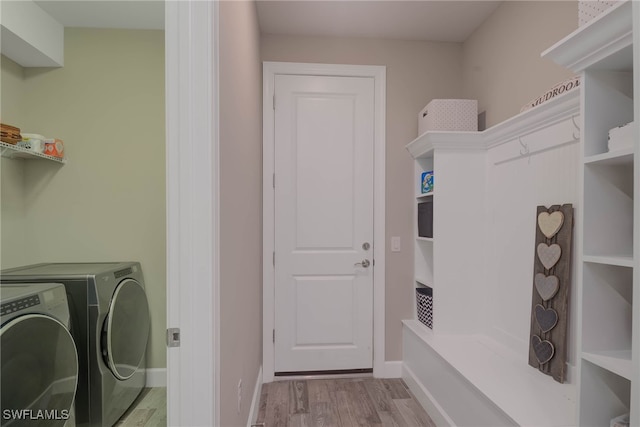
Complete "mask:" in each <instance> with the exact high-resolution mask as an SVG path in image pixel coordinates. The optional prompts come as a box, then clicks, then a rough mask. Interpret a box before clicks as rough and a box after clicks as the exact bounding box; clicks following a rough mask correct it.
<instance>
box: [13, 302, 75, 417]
mask: <svg viewBox="0 0 640 427" xmlns="http://www.w3.org/2000/svg"><path fill="white" fill-rule="evenodd" d="M0 348H1V349H2V351H1V352H0V363H1V365H2V372H1V376H0V378H1V381H0V382H1V383H2V394H1V395H0V396H1V398H0V400H1V401H2V403H1V407H2V425H3V426H4V425H7V426H9V425H10V426H40V425H42V426H45V425H46V426H64V424H65V422H66V421H67V418H68V417H70V416H72V412H71V411H72V405H73V400H74V397H75V393H76V386H77V385H78V354H77V352H76V345H75V342H74V341H73V338H72V337H71V334H70V333H69V331H68V330H67V328H66V327H65V326H64V325H63V324H62V323H60V322H59V321H57V320H56V319H54V318H52V317H49V316H45V315H41V314H28V315H24V316H20V317H16V318H14V319H12V320H10V321H9V322H7V323H6V324H4V325H3V326H2V328H1V329H0ZM7 411H10V412H7ZM20 414H21V415H20ZM19 418H22V419H19Z"/></svg>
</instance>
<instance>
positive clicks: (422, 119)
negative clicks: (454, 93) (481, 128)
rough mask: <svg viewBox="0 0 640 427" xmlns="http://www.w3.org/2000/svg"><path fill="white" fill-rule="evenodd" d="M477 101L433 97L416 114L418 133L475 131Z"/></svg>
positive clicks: (476, 126)
mask: <svg viewBox="0 0 640 427" xmlns="http://www.w3.org/2000/svg"><path fill="white" fill-rule="evenodd" d="M477 130H478V101H476V100H475V99H433V100H431V102H429V103H428V104H427V106H426V107H424V108H423V109H422V111H420V114H418V135H422V134H423V133H425V132H427V131H477Z"/></svg>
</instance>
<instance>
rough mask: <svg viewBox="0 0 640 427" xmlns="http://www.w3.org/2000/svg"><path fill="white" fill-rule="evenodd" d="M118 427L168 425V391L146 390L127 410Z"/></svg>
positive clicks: (159, 388) (162, 388)
mask: <svg viewBox="0 0 640 427" xmlns="http://www.w3.org/2000/svg"><path fill="white" fill-rule="evenodd" d="M115 425H116V426H117V427H133V426H136V427H152V426H154V427H155V426H166V425H167V389H166V388H164V387H154V388H145V389H143V390H142V391H141V392H140V395H139V396H138V398H137V399H136V400H135V401H134V402H133V404H132V405H131V407H130V408H129V409H127V412H125V413H124V414H123V415H122V417H121V418H120V421H118V422H117V423H116V424H115Z"/></svg>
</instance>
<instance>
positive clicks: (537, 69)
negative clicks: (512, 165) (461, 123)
mask: <svg viewBox="0 0 640 427" xmlns="http://www.w3.org/2000/svg"><path fill="white" fill-rule="evenodd" d="M577 27H578V2H577V1H505V2H504V3H502V5H500V6H499V7H498V8H497V9H496V11H495V12H494V13H493V14H492V15H491V16H490V17H489V18H488V19H487V20H486V21H485V22H484V23H483V24H482V26H480V27H479V28H478V29H477V30H476V31H475V32H474V33H473V34H472V35H471V37H469V38H468V39H467V40H466V41H465V42H464V44H463V46H462V52H463V62H462V66H463V86H464V96H465V97H466V98H470V99H477V100H478V111H486V113H487V127H489V126H492V125H495V124H497V123H500V122H502V121H504V120H506V119H508V118H510V117H512V116H515V115H516V114H518V113H519V112H520V108H521V107H522V106H523V105H525V104H526V103H527V102H529V101H531V100H533V99H535V98H537V97H538V96H540V95H542V94H543V93H544V92H545V91H546V90H547V89H549V88H551V87H552V86H554V85H555V84H556V83H560V82H561V81H562V80H565V79H567V78H569V77H571V76H572V75H573V73H571V72H570V71H568V70H566V69H564V68H562V67H560V66H559V65H556V64H554V63H553V62H551V61H550V60H548V59H542V58H541V57H540V53H542V52H543V51H544V50H546V49H547V48H549V47H551V46H552V45H553V44H555V43H556V42H557V41H559V40H560V39H562V38H563V37H565V36H566V35H568V34H569V33H571V32H572V31H573V30H575V29H576V28H577Z"/></svg>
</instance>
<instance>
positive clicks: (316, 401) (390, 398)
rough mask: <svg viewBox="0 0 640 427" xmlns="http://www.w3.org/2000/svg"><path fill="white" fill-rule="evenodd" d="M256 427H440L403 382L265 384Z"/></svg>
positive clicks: (336, 380)
mask: <svg viewBox="0 0 640 427" xmlns="http://www.w3.org/2000/svg"><path fill="white" fill-rule="evenodd" d="M255 425H257V426H264V427H365V426H372V427H435V423H434V422H433V420H431V418H430V417H429V415H428V414H427V413H426V412H425V410H424V409H423V408H422V406H420V404H419V403H418V401H417V400H416V399H415V397H414V396H413V395H412V394H411V392H410V391H409V389H408V388H407V386H406V384H405V383H404V381H402V380H401V379H377V378H354V379H313V380H291V381H276V382H273V383H268V384H263V385H262V392H261V396H260V407H259V412H258V419H257V421H256V424H255Z"/></svg>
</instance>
